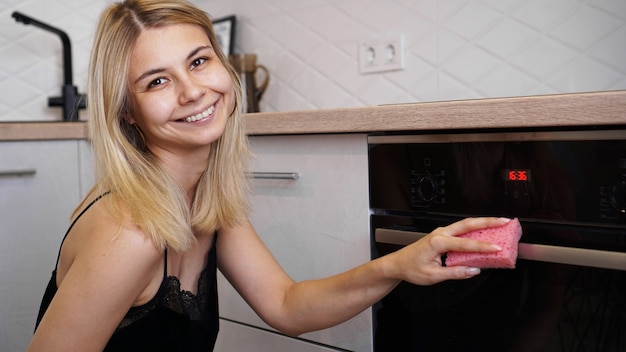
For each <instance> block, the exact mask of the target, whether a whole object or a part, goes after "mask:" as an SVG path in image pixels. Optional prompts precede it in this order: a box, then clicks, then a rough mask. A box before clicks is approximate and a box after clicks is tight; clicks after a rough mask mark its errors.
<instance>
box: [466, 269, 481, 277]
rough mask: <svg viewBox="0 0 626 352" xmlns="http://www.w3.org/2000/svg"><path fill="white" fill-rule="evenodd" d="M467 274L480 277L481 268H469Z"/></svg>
mask: <svg viewBox="0 0 626 352" xmlns="http://www.w3.org/2000/svg"><path fill="white" fill-rule="evenodd" d="M466 273H467V275H469V276H474V275H478V274H480V269H479V268H467V270H466Z"/></svg>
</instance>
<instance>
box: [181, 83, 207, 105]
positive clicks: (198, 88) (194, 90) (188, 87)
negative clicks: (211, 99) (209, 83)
mask: <svg viewBox="0 0 626 352" xmlns="http://www.w3.org/2000/svg"><path fill="white" fill-rule="evenodd" d="M178 87H179V94H178V99H179V103H180V104H181V105H183V104H186V103H189V102H193V101H196V100H198V99H199V98H200V97H202V95H203V94H204V93H203V92H204V90H203V89H202V85H201V84H200V83H199V82H197V81H196V80H195V79H194V78H193V77H185V78H182V79H180V80H179V86H178Z"/></svg>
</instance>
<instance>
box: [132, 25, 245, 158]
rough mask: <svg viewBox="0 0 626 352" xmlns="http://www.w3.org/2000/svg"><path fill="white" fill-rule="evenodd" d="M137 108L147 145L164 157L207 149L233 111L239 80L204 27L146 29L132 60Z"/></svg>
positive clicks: (137, 121) (136, 118) (134, 105)
mask: <svg viewBox="0 0 626 352" xmlns="http://www.w3.org/2000/svg"><path fill="white" fill-rule="evenodd" d="M128 79H129V88H130V90H129V92H130V95H131V101H132V103H131V110H130V112H129V115H128V116H126V118H127V119H128V121H129V122H130V123H132V124H136V125H137V126H138V127H139V129H140V130H141V132H142V133H143V136H144V138H145V141H146V145H147V147H148V148H149V149H150V150H151V152H152V153H154V154H155V155H156V156H157V157H159V158H160V159H162V160H163V159H164V158H167V157H166V155H170V157H171V156H172V155H185V154H184V153H189V152H198V151H199V152H201V153H202V155H207V154H206V153H207V152H208V150H209V147H210V144H211V143H212V142H213V141H215V140H217V139H218V138H219V137H220V136H221V135H222V133H223V132H224V128H225V126H226V121H227V120H228V117H229V115H230V114H231V112H232V111H233V107H234V104H235V96H234V93H233V82H232V79H231V76H230V75H229V73H228V71H227V70H226V68H225V67H224V65H223V64H222V62H221V61H220V60H219V58H218V57H217V55H216V54H215V51H214V50H213V47H212V45H211V42H210V40H209V38H208V36H207V35H206V33H205V32H204V31H203V30H202V28H201V27H199V26H196V25H189V24H175V25H168V26H165V27H159V28H151V29H145V30H143V31H142V32H141V34H140V35H139V37H138V38H137V42H136V43H135V46H134V48H133V52H132V56H131V59H130V65H129V75H128Z"/></svg>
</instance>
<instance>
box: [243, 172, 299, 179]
mask: <svg viewBox="0 0 626 352" xmlns="http://www.w3.org/2000/svg"><path fill="white" fill-rule="evenodd" d="M248 177H251V178H253V179H264V180H297V179H298V178H299V177H300V174H299V173H297V172H250V173H248Z"/></svg>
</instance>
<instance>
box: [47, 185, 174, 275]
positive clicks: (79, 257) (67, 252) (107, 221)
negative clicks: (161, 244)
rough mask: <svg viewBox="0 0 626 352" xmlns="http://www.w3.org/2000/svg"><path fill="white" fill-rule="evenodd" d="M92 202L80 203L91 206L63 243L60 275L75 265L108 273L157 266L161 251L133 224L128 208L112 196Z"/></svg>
mask: <svg viewBox="0 0 626 352" xmlns="http://www.w3.org/2000/svg"><path fill="white" fill-rule="evenodd" d="M97 197H99V195H95V196H94V197H93V199H96V198H97ZM88 198H89V197H88ZM93 199H86V200H85V202H83V203H84V204H92V205H91V206H89V208H88V209H87V210H86V211H84V212H83V213H82V214H81V215H80V217H78V218H77V219H76V220H75V223H74V225H73V227H72V229H71V231H70V232H69V233H68V235H67V237H66V240H65V243H64V244H63V248H62V250H61V258H60V260H59V272H60V273H61V274H62V273H63V272H64V271H65V270H64V269H68V268H69V266H71V265H74V264H75V263H80V264H81V265H87V266H89V267H91V268H92V270H98V271H99V270H103V271H106V272H108V273H113V272H114V271H118V270H119V271H121V272H128V271H129V270H132V271H139V272H143V273H146V272H151V271H152V270H153V269H154V268H155V267H156V266H158V265H160V263H161V261H162V258H163V251H162V250H159V249H158V248H157V246H156V245H155V244H154V242H153V241H152V239H151V237H150V236H148V235H147V234H146V233H145V232H144V231H143V230H141V229H140V228H139V227H138V226H136V225H135V224H134V223H133V222H132V220H131V217H130V215H129V214H130V212H129V210H128V209H129V207H128V206H127V205H124V204H123V203H120V202H117V201H116V199H115V197H114V196H113V195H107V196H104V197H101V198H100V199H98V200H97V201H95V202H93ZM111 202H116V203H115V204H112V203H111ZM118 203H119V204H118ZM83 208H84V209H86V208H87V205H85V206H84V207H83ZM84 209H83V210H84ZM81 211H82V210H81ZM105 274H106V273H105Z"/></svg>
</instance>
